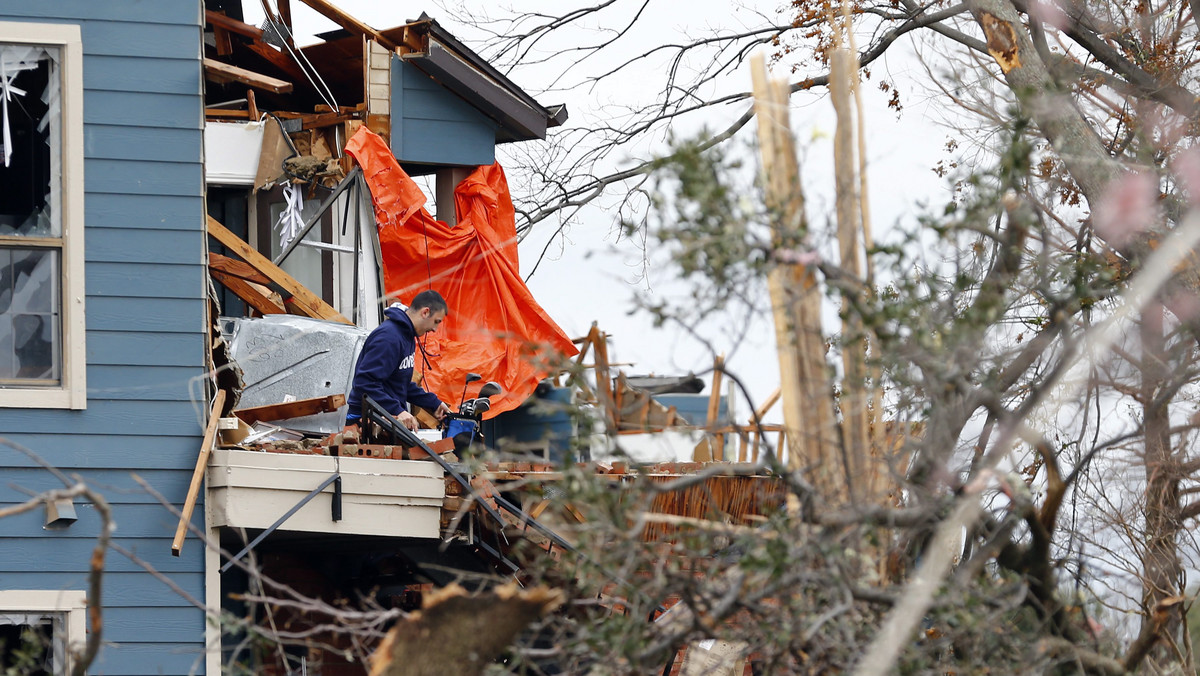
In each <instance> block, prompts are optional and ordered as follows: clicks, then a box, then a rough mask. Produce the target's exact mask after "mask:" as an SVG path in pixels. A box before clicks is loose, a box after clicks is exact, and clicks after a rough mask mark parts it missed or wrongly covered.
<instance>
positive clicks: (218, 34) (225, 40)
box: [213, 26, 233, 56]
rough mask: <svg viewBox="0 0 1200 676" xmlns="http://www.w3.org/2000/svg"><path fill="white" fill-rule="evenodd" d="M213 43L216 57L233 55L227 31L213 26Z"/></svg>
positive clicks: (231, 41) (231, 43)
mask: <svg viewBox="0 0 1200 676" xmlns="http://www.w3.org/2000/svg"><path fill="white" fill-rule="evenodd" d="M213 43H214V44H215V45H216V47H217V55H218V56H229V55H230V54H232V53H233V40H231V39H230V37H229V31H228V30H226V29H224V28H222V27H221V26H213Z"/></svg>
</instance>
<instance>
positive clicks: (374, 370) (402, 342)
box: [346, 306, 442, 423]
mask: <svg viewBox="0 0 1200 676" xmlns="http://www.w3.org/2000/svg"><path fill="white" fill-rule="evenodd" d="M383 314H384V317H386V319H384V320H383V323H382V324H380V325H379V327H378V328H376V329H375V330H374V331H372V332H371V335H369V336H367V340H366V342H364V343H363V346H362V351H361V352H359V353H358V364H356V365H355V367H354V384H353V386H352V387H351V388H350V397H349V404H350V408H349V411H348V412H347V414H346V422H347V423H353V422H355V421H357V420H358V419H359V418H360V417H361V416H362V398H363V395H364V394H367V395H370V396H371V398H372V399H374V400H375V401H376V402H378V403H379V405H380V406H382V407H384V408H385V409H387V412H388V413H391V414H392V415H400V412H401V411H404V410H406V404H408V403H410V402H411V403H413V404H416V405H417V406H423V407H425V408H427V409H430V410H436V409H437V407H438V405H440V404H441V403H442V402H441V400H439V399H438V398H437V396H435V395H433V394H432V393H429V392H426V391H425V390H423V389H421V387H420V386H418V385H414V384H413V381H412V376H413V366H414V365H415V364H416V349H417V336H416V329H415V328H414V327H413V323H412V320H411V319H409V318H408V315H407V314H405V313H404V309H403V308H400V307H398V306H392V307H389V308H387V309H386V310H384V311H383Z"/></svg>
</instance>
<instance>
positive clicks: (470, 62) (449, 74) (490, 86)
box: [206, 10, 567, 143]
mask: <svg viewBox="0 0 1200 676" xmlns="http://www.w3.org/2000/svg"><path fill="white" fill-rule="evenodd" d="M206 17H207V21H208V23H209V25H210V26H211V27H213V28H214V29H216V28H220V29H221V30H222V31H225V32H228V33H230V34H232V35H233V36H236V37H235V38H231V49H232V51H231V53H230V54H229V55H228V56H216V55H215V53H216V51H217V48H216V47H209V51H210V52H212V53H213V54H212V55H211V56H212V57H213V58H216V59H218V60H224V61H229V62H232V63H231V65H234V66H237V67H240V68H243V69H245V70H247V71H251V72H253V73H257V74H261V75H263V76H266V77H269V78H275V79H281V80H284V81H286V82H288V83H291V84H292V86H293V88H294V92H293V93H292V94H290V95H287V94H283V93H280V92H277V91H274V92H273V91H269V90H268V91H263V92H260V94H259V99H258V105H259V107H261V108H263V109H265V110H291V111H297V112H300V111H303V112H307V111H310V110H313V109H314V108H315V107H316V106H318V105H321V104H324V103H325V101H324V100H323V99H322V98H321V97H320V96H319V95H318V94H317V91H316V89H315V88H314V87H313V85H312V84H310V83H309V81H308V79H307V78H306V77H305V76H304V73H303V72H302V70H301V68H300V67H299V66H298V65H297V64H296V61H295V59H294V58H293V57H292V56H291V55H290V54H289V53H288V49H287V48H286V47H285V48H283V49H277V48H275V47H273V46H271V45H270V44H268V43H267V38H266V37H265V36H264V32H263V30H262V29H261V28H259V27H256V26H251V25H249V24H245V23H244V22H242V21H240V20H239V19H237V18H234V17H229V16H225V15H223V14H221V13H220V12H217V11H213V10H210V11H209V12H207V13H206ZM373 34H374V35H376V36H380V37H382V38H383V39H384V40H385V41H386V42H387V43H391V44H394V45H396V51H397V52H398V53H399V54H400V55H401V58H402V59H403V60H404V62H405V63H407V64H409V65H412V66H413V67H414V68H416V69H417V70H419V71H421V72H422V73H424V74H425V75H426V76H428V77H430V78H431V79H432V80H433V81H435V82H437V83H438V84H439V85H441V86H442V87H444V88H446V89H447V90H448V91H450V92H452V93H453V94H454V95H455V96H457V97H459V98H460V99H462V100H463V101H465V102H466V103H467V104H469V105H470V106H471V107H473V108H474V109H476V110H478V111H479V112H480V113H482V114H483V115H485V116H486V117H488V118H489V119H491V120H493V121H494V122H495V123H496V125H497V130H496V142H497V143H506V142H512V141H528V140H534V139H542V138H545V136H546V130H547V129H548V128H549V127H555V126H558V125H561V124H562V123H563V122H565V121H566V119H567V110H566V107H565V106H562V105H559V106H552V107H549V108H547V107H545V106H542V105H541V104H540V103H538V102H537V101H536V100H535V99H534V98H533V97H532V96H530V95H529V94H528V93H526V92H525V91H524V90H523V89H521V88H520V87H518V86H517V85H516V84H515V83H513V82H512V81H511V80H509V79H508V78H507V77H506V76H505V75H504V74H503V73H501V72H500V71H499V70H497V69H496V68H494V67H493V66H492V65H491V64H489V63H488V62H487V61H486V60H485V59H483V57H481V56H479V55H478V54H476V53H475V52H474V51H472V50H471V49H470V48H468V47H467V46H466V45H464V44H463V43H462V42H460V41H459V40H458V39H457V38H455V37H454V36H453V35H451V34H450V33H449V32H447V31H446V30H445V29H443V28H442V27H441V26H440V25H439V24H438V23H437V22H436V21H435V20H433V19H431V18H429V17H428V16H427V15H422V16H421V18H420V19H418V20H417V21H413V22H410V23H408V24H405V25H402V26H397V27H395V28H391V29H388V30H383V31H373ZM323 35H324V36H326V37H328V38H329V39H327V40H326V41H325V42H320V43H317V44H314V45H309V46H307V47H303V48H300V49H298V51H299V52H300V53H301V54H302V56H303V57H304V58H306V59H307V60H308V61H310V62H311V63H312V64H313V66H314V68H315V69H316V70H317V72H318V74H319V75H320V77H321V78H322V79H323V80H324V81H325V83H326V84H327V85H328V86H329V89H330V90H331V91H332V93H333V96H334V97H335V98H336V99H337V103H338V105H339V106H340V107H343V108H347V107H348V108H353V107H356V106H359V105H361V104H362V103H363V102H364V100H365V88H366V84H367V83H366V82H365V81H364V79H365V76H364V69H363V35H361V34H355V33H353V32H351V31H349V30H346V29H341V30H337V31H332V32H329V33H325V34H323ZM236 93H237V92H236V91H235V90H233V89H218V90H217V91H214V92H213V93H212V94H211V95H210V97H209V98H210V100H209V101H208V103H209V104H210V105H211V104H216V103H220V102H221V101H220V100H218V99H222V100H223V99H227V98H229V97H230V96H231V95H233V94H236Z"/></svg>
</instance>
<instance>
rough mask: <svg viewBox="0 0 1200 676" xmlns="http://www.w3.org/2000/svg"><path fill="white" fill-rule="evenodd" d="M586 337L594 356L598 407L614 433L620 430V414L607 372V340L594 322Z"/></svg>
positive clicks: (610, 377) (610, 378)
mask: <svg viewBox="0 0 1200 676" xmlns="http://www.w3.org/2000/svg"><path fill="white" fill-rule="evenodd" d="M588 336H590V337H591V339H592V345H593V347H594V353H595V355H596V389H597V394H598V395H599V398H600V405H601V406H603V407H604V414H605V420H607V421H608V429H609V430H612V431H616V430H618V429H620V425H619V423H620V418H619V416H620V412H619V411H617V407H616V399H615V398H614V397H613V384H612V376H611V375H610V374H609V371H608V338H607V336H605V335H604V332H602V331H601V330H600V327H599V326H597V325H596V323H595V322H592V330H591V331H590V332H588Z"/></svg>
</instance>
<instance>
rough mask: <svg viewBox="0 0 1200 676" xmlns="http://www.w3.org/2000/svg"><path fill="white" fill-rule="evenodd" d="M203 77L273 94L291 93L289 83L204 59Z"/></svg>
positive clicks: (214, 60)
mask: <svg viewBox="0 0 1200 676" xmlns="http://www.w3.org/2000/svg"><path fill="white" fill-rule="evenodd" d="M204 77H205V78H207V79H208V80H211V81H213V82H238V83H241V84H244V85H248V86H250V87H256V88H258V89H262V90H264V91H268V92H273V93H275V94H286V93H288V92H290V91H292V83H291V82H287V81H286V80H280V79H278V78H273V77H271V76H269V75H263V74H262V73H255V72H254V71H252V70H246V69H245V68H238V67H237V66H231V65H229V64H227V63H221V62H220V61H217V60H216V59H208V58H206V59H204Z"/></svg>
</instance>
